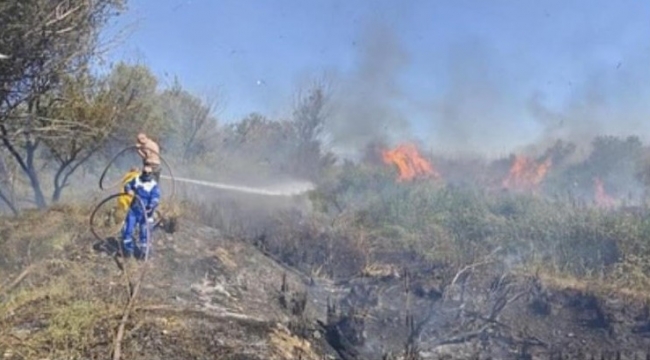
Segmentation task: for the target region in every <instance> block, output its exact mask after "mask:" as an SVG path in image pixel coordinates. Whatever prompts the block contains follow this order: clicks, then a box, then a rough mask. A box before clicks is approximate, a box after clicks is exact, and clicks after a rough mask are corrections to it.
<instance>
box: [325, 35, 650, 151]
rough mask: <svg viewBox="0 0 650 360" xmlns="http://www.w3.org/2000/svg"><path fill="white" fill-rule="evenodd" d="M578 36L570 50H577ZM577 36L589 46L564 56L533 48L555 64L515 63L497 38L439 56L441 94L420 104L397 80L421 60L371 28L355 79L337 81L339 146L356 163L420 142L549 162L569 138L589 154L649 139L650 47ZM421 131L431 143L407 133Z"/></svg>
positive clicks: (334, 122) (335, 136)
mask: <svg viewBox="0 0 650 360" xmlns="http://www.w3.org/2000/svg"><path fill="white" fill-rule="evenodd" d="M621 31H622V30H621ZM621 34H622V33H621ZM619 35H620V34H619ZM572 36H574V35H571V34H570V33H569V34H566V38H564V39H561V41H562V43H564V44H571V43H575V42H576V41H577V40H576V39H574V38H573V37H572ZM575 36H576V37H579V38H580V39H581V40H580V41H583V42H584V43H580V44H579V46H576V47H575V48H574V49H570V50H567V49H565V50H563V51H562V52H561V53H558V55H557V56H555V55H554V54H552V53H551V50H558V51H559V50H561V47H557V48H556V47H553V46H548V47H547V48H536V47H535V46H534V45H530V44H529V45H528V46H532V47H531V49H534V50H535V51H536V52H535V54H541V55H540V56H543V57H544V59H548V62H546V61H545V60H544V59H534V58H533V57H534V55H527V56H523V55H522V56H517V57H513V56H512V54H511V53H509V52H507V51H505V50H504V49H503V48H502V47H499V46H497V43H496V42H492V41H491V40H490V39H489V38H483V37H468V38H466V39H464V40H458V41H457V42H456V43H454V44H453V45H451V46H449V47H442V48H440V49H439V52H437V54H438V55H437V56H438V57H439V58H441V59H443V61H437V62H436V63H435V64H440V63H442V64H445V65H444V66H445V67H444V68H440V69H437V70H436V71H435V73H436V74H438V75H437V77H436V78H432V79H431V83H433V84H436V89H435V92H436V94H416V96H415V97H414V96H413V94H412V93H409V92H408V91H407V88H402V87H401V86H400V83H399V80H400V78H401V77H402V76H403V75H406V73H407V72H408V71H410V70H411V66H412V65H415V64H414V63H413V59H414V55H415V53H411V52H410V51H409V49H408V48H407V46H406V45H407V43H406V42H404V41H402V40H401V38H400V37H399V36H398V35H397V32H396V31H395V30H394V29H393V28H391V27H390V26H387V25H384V24H378V23H373V24H372V25H371V26H369V27H367V28H366V29H365V32H364V33H363V36H362V37H361V38H360V40H359V41H358V49H359V51H358V53H357V59H356V62H355V63H354V67H353V70H352V71H351V72H349V73H344V74H342V75H340V78H339V79H338V80H339V81H337V83H338V85H339V86H338V90H339V91H338V92H337V94H336V96H335V97H334V98H333V99H332V100H333V103H334V107H335V110H336V111H335V112H334V114H333V116H332V117H331V118H330V119H329V120H328V124H327V130H328V132H329V133H330V134H331V138H332V145H333V147H334V148H335V150H336V151H337V152H338V153H340V154H342V155H350V154H358V153H359V152H361V151H362V150H363V149H364V148H365V147H367V146H368V144H371V143H373V142H387V143H393V144H394V143H395V142H398V141H405V140H412V139H414V138H420V139H421V140H423V141H424V142H425V143H426V148H427V149H431V150H434V151H435V152H437V153H438V154H440V155H453V156H459V155H476V154H481V155H487V156H488V157H501V156H504V155H507V154H509V153H511V152H533V153H541V152H543V151H545V149H546V148H548V147H549V146H551V145H552V144H553V143H554V142H555V141H557V140H559V139H561V140H564V141H567V142H572V143H575V144H576V145H578V151H577V152H576V153H579V154H586V153H588V148H589V144H590V143H591V141H592V140H593V138H594V137H596V136H599V135H616V136H628V135H639V134H640V133H642V132H647V131H648V130H650V126H649V125H647V124H646V123H647V122H646V121H645V119H646V118H648V116H650V104H648V103H647V102H646V101H644V99H645V98H646V97H647V95H650V94H649V93H650V87H649V86H648V85H647V84H649V83H650V66H647V64H649V63H650V48H648V47H644V46H631V47H629V49H628V50H626V49H625V47H626V46H627V45H629V44H626V43H625V41H622V40H625V39H624V36H623V35H620V36H621V39H620V40H621V41H620V42H619V41H618V40H616V36H613V35H612V36H611V37H610V38H608V39H609V40H607V39H603V38H599V37H597V34H589V37H586V38H585V36H581V35H575ZM606 41H609V42H608V43H604V42H606ZM626 41H627V42H629V39H628V40H626ZM558 46H559V45H558ZM432 66H433V65H432ZM418 95H419V96H421V97H423V98H426V99H427V100H425V101H422V100H420V99H418V98H417V97H418ZM418 122H424V123H426V124H425V125H426V126H427V127H428V130H429V133H428V134H426V135H423V136H422V134H416V133H415V132H414V131H413V129H412V128H410V127H409V124H413V123H418ZM418 125H421V124H418ZM416 127H418V126H416ZM642 138H643V136H642Z"/></svg>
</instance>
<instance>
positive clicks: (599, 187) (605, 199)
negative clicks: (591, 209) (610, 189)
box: [594, 178, 616, 208]
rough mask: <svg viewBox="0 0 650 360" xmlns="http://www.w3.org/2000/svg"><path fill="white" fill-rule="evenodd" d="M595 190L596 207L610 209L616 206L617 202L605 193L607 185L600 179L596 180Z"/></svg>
mask: <svg viewBox="0 0 650 360" xmlns="http://www.w3.org/2000/svg"><path fill="white" fill-rule="evenodd" d="M594 190H595V191H594V192H595V194H594V197H595V198H596V206H598V207H605V208H608V207H613V206H614V205H615V204H616V200H615V199H614V198H613V197H611V196H610V195H609V194H607V192H606V191H605V185H604V184H603V181H602V180H601V179H600V178H594Z"/></svg>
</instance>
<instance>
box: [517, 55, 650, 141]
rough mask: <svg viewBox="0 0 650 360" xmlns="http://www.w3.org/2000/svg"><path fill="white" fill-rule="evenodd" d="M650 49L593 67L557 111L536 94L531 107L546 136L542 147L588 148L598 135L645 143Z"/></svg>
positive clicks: (535, 119) (648, 107)
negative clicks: (564, 144) (634, 137)
mask: <svg viewBox="0 0 650 360" xmlns="http://www.w3.org/2000/svg"><path fill="white" fill-rule="evenodd" d="M648 63H650V51H648V50H647V49H646V50H641V51H639V52H637V53H633V54H630V55H629V56H627V57H626V60H621V61H619V62H618V63H616V64H612V63H606V64H598V65H595V66H594V67H593V68H592V69H590V71H589V73H588V76H587V77H586V78H585V80H584V81H583V82H582V83H576V84H575V85H573V88H574V90H573V91H572V92H571V95H570V96H569V98H568V99H567V101H565V103H564V104H563V105H562V106H561V107H560V108H559V109H551V108H550V107H549V106H547V105H545V103H544V100H545V98H546V97H547V95H545V94H544V93H542V92H541V91H538V92H535V93H533V94H532V95H531V96H530V98H529V101H528V104H527V108H528V110H529V112H530V114H531V115H532V118H533V119H534V121H536V122H537V124H539V125H540V127H541V128H542V132H541V134H540V136H539V139H538V140H537V143H538V144H539V145H548V144H549V143H551V142H554V141H555V140H556V139H562V140H566V141H571V142H573V143H575V144H576V145H577V146H578V147H579V148H582V149H583V150H586V149H587V148H588V146H589V143H590V142H591V140H592V139H593V138H594V137H596V136H598V135H614V136H630V135H637V136H639V137H640V138H642V139H647V136H644V134H645V133H647V131H648V130H650V128H649V127H648V125H647V121H646V120H647V118H648V117H649V116H650V106H649V105H648V104H647V101H645V100H644V99H646V98H647V96H648V95H649V92H650V87H648V83H649V81H650V67H648V66H647V64H648Z"/></svg>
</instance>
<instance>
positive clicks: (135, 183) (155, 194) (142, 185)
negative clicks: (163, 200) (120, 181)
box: [124, 176, 160, 211]
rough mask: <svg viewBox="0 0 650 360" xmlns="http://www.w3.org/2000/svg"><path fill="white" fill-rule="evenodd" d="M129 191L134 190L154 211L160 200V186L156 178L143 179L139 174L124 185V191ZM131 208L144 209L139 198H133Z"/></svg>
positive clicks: (146, 205) (148, 207)
mask: <svg viewBox="0 0 650 360" xmlns="http://www.w3.org/2000/svg"><path fill="white" fill-rule="evenodd" d="M129 191H133V192H134V193H135V195H136V196H137V197H139V198H140V200H142V202H143V203H144V206H145V207H146V208H147V209H149V210H150V211H153V210H154V209H155V208H156V207H157V206H158V203H159V202H160V188H159V187H158V183H157V182H156V180H154V179H151V180H149V181H142V179H141V177H140V176H138V177H136V178H134V179H133V180H131V181H129V182H128V183H127V184H126V185H125V186H124V192H129ZM131 210H134V211H142V209H141V208H140V202H139V201H138V200H137V199H133V201H132V202H131Z"/></svg>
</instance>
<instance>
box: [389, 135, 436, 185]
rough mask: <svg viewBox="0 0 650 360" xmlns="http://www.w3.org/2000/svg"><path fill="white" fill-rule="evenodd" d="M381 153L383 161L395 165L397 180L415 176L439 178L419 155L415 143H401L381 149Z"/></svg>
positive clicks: (429, 164) (434, 170)
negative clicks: (393, 147) (397, 173)
mask: <svg viewBox="0 0 650 360" xmlns="http://www.w3.org/2000/svg"><path fill="white" fill-rule="evenodd" d="M381 155H382V159H383V160H384V163H386V164H394V165H395V166H397V170H398V171H399V177H398V178H397V181H400V182H401V181H405V180H413V179H414V178H415V177H417V176H431V177H433V178H440V174H439V173H438V172H437V171H436V169H434V168H433V166H432V165H431V163H429V162H428V161H427V160H425V159H424V158H423V157H422V156H421V155H420V153H419V152H418V150H417V148H416V147H415V145H412V144H402V145H399V146H398V147H396V148H395V149H392V150H384V151H382V154H381Z"/></svg>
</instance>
